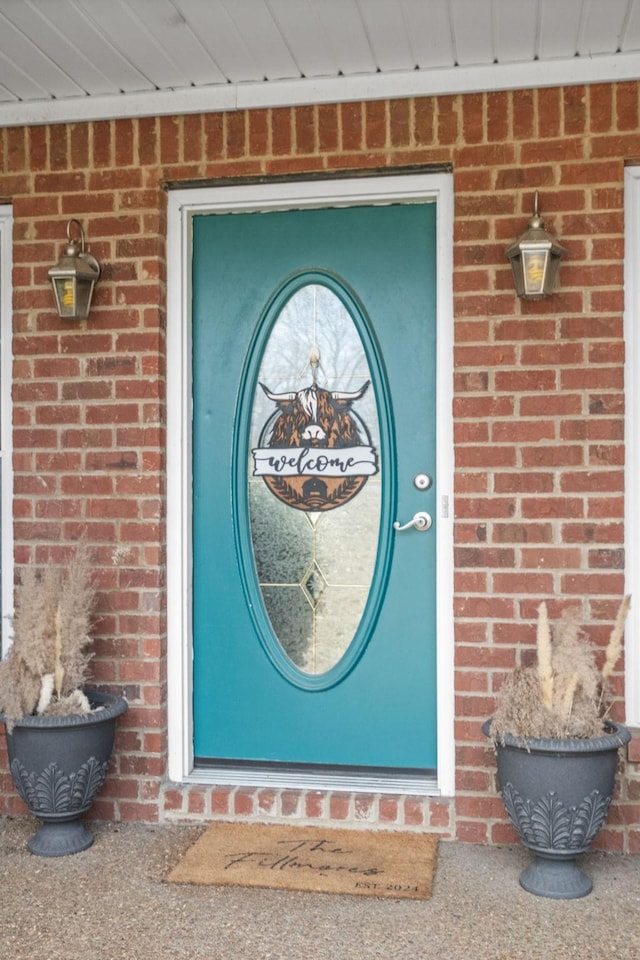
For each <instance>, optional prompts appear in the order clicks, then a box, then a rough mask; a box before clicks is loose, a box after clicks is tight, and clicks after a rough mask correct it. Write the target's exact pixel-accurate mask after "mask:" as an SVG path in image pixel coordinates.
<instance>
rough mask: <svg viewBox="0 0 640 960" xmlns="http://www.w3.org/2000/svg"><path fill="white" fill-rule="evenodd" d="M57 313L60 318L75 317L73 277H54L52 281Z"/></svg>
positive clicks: (74, 285)
mask: <svg viewBox="0 0 640 960" xmlns="http://www.w3.org/2000/svg"><path fill="white" fill-rule="evenodd" d="M54 284H55V293H56V300H57V301H58V313H59V315H60V316H61V317H75V315H76V284H75V278H74V277H56V278H55V279H54Z"/></svg>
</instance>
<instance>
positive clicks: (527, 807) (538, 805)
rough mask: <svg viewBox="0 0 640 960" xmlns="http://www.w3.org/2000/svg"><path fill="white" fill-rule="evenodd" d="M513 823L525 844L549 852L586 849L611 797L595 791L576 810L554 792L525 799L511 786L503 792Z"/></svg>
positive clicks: (507, 785)
mask: <svg viewBox="0 0 640 960" xmlns="http://www.w3.org/2000/svg"><path fill="white" fill-rule="evenodd" d="M502 799H503V801H504V805H505V809H506V811H507V814H508V815H509V819H510V820H511V823H512V824H513V826H514V827H515V828H516V830H517V831H518V833H519V834H520V836H521V838H522V839H523V841H524V842H525V843H527V844H529V845H531V846H533V847H538V848H543V849H547V850H583V849H584V848H585V847H587V846H588V845H589V844H590V843H591V841H592V840H593V838H594V837H595V835H596V833H597V832H598V830H599V829H600V827H601V826H602V824H603V822H604V818H605V817H606V815H607V810H608V809H609V805H610V803H611V797H603V796H602V795H601V794H600V792H599V791H598V790H593V791H592V792H591V793H590V794H589V796H588V797H585V798H584V800H583V801H582V802H581V803H580V804H579V805H578V806H576V807H567V806H565V804H564V803H563V801H562V800H561V799H560V797H558V795H557V794H556V793H555V792H554V791H550V792H549V793H547V794H545V795H544V796H542V797H540V798H539V799H538V800H536V801H533V800H526V799H524V797H522V796H521V795H520V794H519V793H518V791H517V790H516V789H515V787H514V786H513V785H512V784H511V783H507V784H506V785H505V787H504V790H503V791H502Z"/></svg>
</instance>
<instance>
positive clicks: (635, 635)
mask: <svg viewBox="0 0 640 960" xmlns="http://www.w3.org/2000/svg"><path fill="white" fill-rule="evenodd" d="M624 190H625V195H624V214H625V227H624V231H625V234H624V235H625V258H624V300H625V304H624V339H625V372H624V389H625V421H624V424H625V429H624V446H625V483H624V485H625V498H624V501H625V511H624V530H625V535H624V540H625V592H626V593H631V594H632V595H633V602H632V604H631V609H630V610H629V616H628V618H627V624H626V630H625V706H626V722H627V723H628V724H629V725H630V726H634V727H637V726H640V591H639V588H640V514H638V501H637V500H636V496H637V490H638V484H640V435H639V432H640V411H639V410H638V403H639V402H640V331H639V329H638V325H639V324H640V267H639V264H640V166H633V167H627V168H626V169H625V172H624Z"/></svg>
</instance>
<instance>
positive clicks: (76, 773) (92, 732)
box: [0, 692, 127, 857]
mask: <svg viewBox="0 0 640 960" xmlns="http://www.w3.org/2000/svg"><path fill="white" fill-rule="evenodd" d="M87 696H88V697H89V701H90V703H91V706H92V708H93V709H92V711H91V713H89V714H87V715H86V716H63V717H33V716H27V717H22V718H21V719H20V720H18V721H16V723H15V725H14V727H13V730H12V732H11V733H8V732H7V734H6V737H7V752H8V755H9V769H10V771H11V776H12V778H13V782H14V784H15V786H16V789H17V791H18V793H19V794H20V796H21V797H22V799H23V800H24V802H25V803H26V804H27V806H28V808H29V811H30V813H32V814H33V815H34V816H36V817H37V818H38V819H39V820H41V821H42V826H41V827H40V829H39V830H38V832H37V833H36V834H35V835H34V836H33V837H32V838H31V840H29V842H28V844H27V846H28V848H29V850H30V851H31V853H34V854H36V855H37V856H41V857H63V856H66V855H67V854H71V853H80V851H81V850H86V849H87V847H90V846H91V844H92V843H93V835H92V834H91V833H90V832H89V831H88V830H87V829H86V827H85V826H84V823H83V822H82V820H81V817H82V816H83V814H85V813H86V812H87V811H88V810H89V809H90V807H91V805H92V804H93V801H94V800H95V798H96V795H97V793H98V791H99V790H100V788H101V786H102V784H103V783H104V780H105V777H106V775H107V768H108V766H109V759H110V757H111V752H112V750H113V740H114V736H115V729H116V721H117V718H118V717H119V716H120V715H121V714H123V713H124V712H125V710H126V709H127V701H126V700H125V699H124V698H123V697H117V696H114V695H113V694H110V693H94V692H91V693H88V694H87ZM2 719H3V718H2V717H1V716H0V720H2Z"/></svg>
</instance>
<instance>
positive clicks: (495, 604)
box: [0, 83, 640, 850]
mask: <svg viewBox="0 0 640 960" xmlns="http://www.w3.org/2000/svg"><path fill="white" fill-rule="evenodd" d="M638 121H639V118H638V85H637V84H636V83H623V84H619V85H608V84H601V85H594V86H591V87H581V86H580V87H567V88H564V89H546V90H539V91H530V90H527V91H514V92H493V93H488V94H474V95H468V96H448V97H437V98H429V99H421V100H420V99H419V100H404V101H403V100H398V101H393V102H373V103H348V104H341V105H337V106H336V105H333V104H326V105H321V106H317V107H314V106H311V107H310V106H305V107H300V108H298V109H293V108H282V109H275V110H256V111H252V112H238V113H226V114H211V115H204V116H187V117H163V118H151V119H147V118H142V119H139V120H135V119H134V120H119V121H101V122H96V123H88V124H84V123H79V124H70V125H59V126H52V127H49V128H47V127H33V128H29V129H25V128H14V129H6V130H2V131H0V199H1V200H6V201H10V202H12V203H13V205H14V214H15V235H14V239H15V244H14V263H15V266H14V309H15V313H14V329H15V340H14V351H15V368H14V378H15V382H14V402H15V412H14V416H15V430H14V443H15V463H14V467H15V481H16V485H15V538H16V559H17V562H18V563H19V564H22V563H27V562H34V561H35V562H41V561H44V560H46V559H47V558H48V557H49V556H53V557H55V558H57V557H60V556H62V555H63V554H64V552H65V550H66V549H67V546H68V544H69V543H70V542H71V541H73V540H75V539H76V538H77V537H78V536H79V535H80V534H82V533H86V535H87V536H88V538H89V541H90V543H92V544H93V545H94V547H95V553H96V562H97V565H98V573H99V579H100V607H99V614H100V616H99V620H98V629H97V634H98V636H97V645H96V649H97V656H96V661H95V673H96V679H97V680H98V681H99V682H100V683H103V684H105V685H108V686H111V687H113V688H115V689H118V690H121V689H124V690H125V692H126V694H127V696H128V697H129V699H130V702H131V708H130V710H129V712H128V714H127V716H126V717H125V718H124V721H123V722H122V724H121V726H120V732H119V734H118V744H117V752H116V755H115V759H114V764H113V772H112V776H111V777H110V779H109V781H108V783H107V785H106V787H105V789H104V791H103V793H102V795H101V799H100V801H99V804H98V807H97V813H98V814H99V815H100V816H104V817H121V818H126V819H144V820H154V819H157V818H158V817H161V816H167V817H173V818H176V817H177V818H186V819H191V818H199V817H207V816H222V817H230V816H233V817H280V818H289V817H294V818H307V819H311V820H314V819H317V818H322V819H337V820H342V821H344V820H353V821H362V822H364V823H367V822H371V823H377V824H380V825H396V824H404V825H409V826H416V827H421V826H424V825H428V826H433V827H437V828H438V829H440V830H442V831H443V832H444V833H446V834H447V835H455V836H457V837H459V838H461V839H467V840H473V841H486V840H491V841H503V840H505V839H511V837H512V833H511V830H510V828H509V827H508V826H507V825H506V824H505V819H504V814H503V812H502V808H501V804H500V803H499V801H498V800H497V799H496V797H495V791H494V784H493V773H492V771H493V760H492V757H491V754H490V752H489V751H488V750H487V748H486V745H485V743H484V741H483V738H482V736H481V733H480V723H481V721H482V720H483V719H484V718H485V717H486V716H487V715H488V714H489V713H490V712H491V709H492V705H493V701H494V696H495V694H496V692H497V690H498V689H499V687H500V684H501V683H502V680H503V677H504V672H505V670H507V669H509V668H510V667H511V666H513V665H514V664H515V663H517V662H519V661H521V660H523V659H526V658H527V657H528V656H530V653H531V647H532V643H533V638H534V627H533V620H534V617H535V611H536V607H537V605H538V603H539V602H540V600H541V599H543V598H545V599H548V600H550V601H551V603H550V607H551V615H552V616H556V615H557V614H558V613H559V611H560V609H561V608H562V607H563V606H564V605H566V604H567V603H568V602H576V603H578V604H579V605H580V606H581V608H582V612H583V614H584V615H585V617H588V616H590V617H592V618H593V622H594V626H593V628H592V631H591V632H592V634H593V636H594V638H595V639H596V640H597V641H598V642H603V641H604V639H605V636H606V628H607V626H608V625H609V623H610V621H611V618H612V616H613V614H614V610H615V606H616V601H617V598H618V597H619V595H620V594H621V592H622V590H623V568H624V556H623V527H622V516H623V467H622V465H623V459H624V451H623V447H622V427H623V415H624V396H623V341H622V309H623V276H622V258H623V195H622V185H623V167H624V163H625V162H627V161H630V160H634V159H637V158H638V157H640V133H638V130H639V129H640V123H639V122H638ZM443 163H445V164H450V165H451V167H452V169H453V173H454V186H455V249H454V264H455V267H454V277H453V284H454V294H455V355H454V364H455V400H454V416H455V444H456V449H455V458H456V481H455V483H456V489H455V493H456V521H457V522H456V534H455V540H456V551H455V564H456V570H455V587H456V596H455V604H454V608H455V609H454V615H455V638H456V650H455V670H456V682H455V689H456V741H457V753H456V766H457V796H456V800H455V803H453V804H452V803H449V802H448V801H441V800H432V801H422V800H419V799H416V798H411V797H408V798H400V797H392V796H363V795H349V794H333V795H329V794H326V795H325V794H322V793H317V792H308V793H306V792H304V793H296V792H295V791H284V792H280V791H266V790H245V789H240V788H238V789H228V788H218V789H216V788H211V789H206V790H204V789H202V788H196V787H193V788H189V789H182V788H180V787H176V786H175V785H171V784H166V783H165V782H164V776H165V762H166V670H165V652H166V648H165V644H166V626H165V594H164V590H165V582H164V575H165V568H164V561H165V557H164V546H165V530H164V511H165V476H164V442H165V433H164V421H165V407H164V404H165V396H164V386H165V345H164V323H165V314H164V310H165V235H166V222H165V198H166V195H165V192H164V190H163V184H164V183H166V182H172V183H173V182H176V183H178V182H180V181H186V180H188V181H194V180H196V181H197V180H202V181H207V180H216V179H218V178H222V177H235V178H240V177H246V176H255V175H261V176H264V175H281V174H288V173H296V174H301V173H302V174H304V173H314V174H315V173H318V172H322V171H326V172H329V173H335V172H336V171H344V172H345V173H348V172H350V171H353V170H367V169H369V170H373V169H375V168H392V167H398V166H407V165H414V164H418V165H425V166H426V165H429V164H443ZM536 189H538V190H539V191H540V204H541V210H542V213H543V216H544V218H545V221H546V225H547V228H548V229H549V230H551V231H552V232H554V233H555V234H556V235H557V236H558V237H559V239H560V240H561V242H562V243H563V245H564V246H565V247H566V248H567V258H566V261H565V262H564V263H563V265H562V267H561V272H560V281H561V283H560V292H559V293H558V294H557V295H556V296H554V297H553V298H551V299H549V300H546V301H542V302H537V303H527V302H523V301H519V300H518V299H517V298H516V297H515V295H514V292H513V285H512V280H511V276H510V269H509V266H508V264H507V262H506V260H505V257H504V250H505V247H506V246H507V244H508V243H510V242H512V241H513V240H514V239H515V238H516V237H517V236H518V235H519V234H520V233H521V232H522V231H523V230H524V228H525V227H526V224H527V220H528V218H529V216H530V215H531V212H532V207H533V195H534V191H535V190H536ZM72 216H77V217H79V218H80V219H81V220H82V222H83V225H84V227H85V230H86V233H87V237H88V239H89V245H90V249H91V252H92V253H93V254H94V255H96V256H97V257H98V258H99V260H100V261H101V263H102V264H103V277H102V280H101V282H100V283H99V285H98V287H97V290H96V305H95V307H94V309H93V311H92V314H91V317H90V320H89V321H88V322H86V323H76V322H63V321H60V320H59V319H57V317H56V316H55V314H54V312H53V310H52V302H51V295H50V292H49V289H48V283H47V270H48V268H49V266H50V265H51V264H52V263H53V262H55V260H56V259H57V258H58V256H59V253H60V249H61V244H62V241H63V237H64V229H65V223H66V221H67V219H68V218H69V217H72ZM615 680H616V689H617V690H618V693H619V695H620V697H621V696H622V687H623V684H622V675H621V674H620V673H619V674H618V675H617V676H616V678H615ZM614 714H615V716H617V717H621V716H622V715H623V709H622V704H621V702H618V703H617V704H616V707H615V711H614ZM634 770H635V768H633V767H631V766H630V767H629V768H628V770H627V772H626V775H625V776H624V777H623V778H622V783H621V788H620V798H619V801H618V802H617V803H616V805H615V806H614V809H613V811H612V814H611V817H610V820H609V824H610V825H609V827H607V829H606V830H605V831H604V832H603V833H602V835H601V838H600V840H599V844H600V845H601V846H605V847H608V848H613V849H636V850H637V849H639V848H640V829H639V826H638V820H639V819H640V781H639V779H638V776H637V774H636V773H635V772H634ZM16 809H20V806H19V803H18V801H17V800H16V798H15V795H14V794H13V792H12V790H11V787H10V783H9V781H8V778H7V777H6V774H4V773H3V774H2V779H1V780H0V812H1V811H4V812H13V811H15V810H16Z"/></svg>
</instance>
